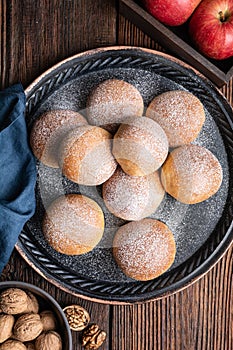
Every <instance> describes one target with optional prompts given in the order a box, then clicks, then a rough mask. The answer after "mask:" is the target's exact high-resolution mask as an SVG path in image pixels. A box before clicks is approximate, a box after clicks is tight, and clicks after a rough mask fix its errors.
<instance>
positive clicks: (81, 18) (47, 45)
mask: <svg viewBox="0 0 233 350" xmlns="http://www.w3.org/2000/svg"><path fill="white" fill-rule="evenodd" d="M1 10H2V11H1V21H2V23H1V28H2V36H1V37H2V43H1V49H2V50H1V58H2V60H1V61H2V64H1V67H2V72H1V73H2V74H1V80H2V83H1V85H2V87H4V86H7V85H9V84H13V83H15V82H17V81H19V80H20V81H21V82H22V83H23V85H24V86H25V87H26V86H27V85H28V84H29V83H31V82H32V81H33V80H34V79H35V78H36V77H38V76H39V75H40V74H41V73H43V72H44V71H45V70H46V69H48V68H50V67H51V66H52V65H54V64H55V63H57V62H59V61H61V60H62V59H64V58H67V57H69V56H72V55H74V54H76V53H78V52H81V51H84V50H88V49H92V48H96V47H100V46H107V45H113V44H114V43H115V42H116V9H115V2H114V0H110V1H108V0H96V1H91V0H80V1H63V0H51V1H47V0H40V1H38V0H35V1H31V0H23V1H19V0H12V1H7V0H2V1H1ZM4 50H5V51H4ZM3 68H4V69H3Z"/></svg>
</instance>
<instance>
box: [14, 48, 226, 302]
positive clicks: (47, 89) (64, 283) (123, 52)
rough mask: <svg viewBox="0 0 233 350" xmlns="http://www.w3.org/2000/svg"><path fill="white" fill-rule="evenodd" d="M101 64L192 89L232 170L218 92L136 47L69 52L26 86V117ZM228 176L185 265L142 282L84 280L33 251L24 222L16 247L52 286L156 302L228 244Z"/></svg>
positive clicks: (171, 61) (92, 296)
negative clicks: (210, 115) (213, 219)
mask: <svg viewBox="0 0 233 350" xmlns="http://www.w3.org/2000/svg"><path fill="white" fill-rule="evenodd" d="M106 67H111V68H118V67H131V68H132V67H133V68H135V69H137V68H138V67H140V68H145V69H147V70H148V69H152V70H156V73H157V74H159V75H161V76H164V77H166V78H168V79H170V80H172V81H175V82H176V83H179V84H181V85H182V86H184V87H185V88H187V89H188V90H189V91H191V92H193V93H195V95H196V96H198V97H199V98H200V99H201V100H202V102H204V104H205V106H206V107H207V108H210V109H211V110H213V111H214V113H216V115H217V119H218V127H219V129H220V131H221V133H222V135H223V138H224V143H225V147H226V150H227V154H228V161H229V169H230V170H231V171H233V112H232V109H231V106H230V105H229V103H228V102H227V100H226V99H225V97H224V96H223V95H222V94H221V92H220V91H219V90H218V89H217V88H216V87H215V86H214V85H213V84H212V83H211V82H210V81H208V80H207V79H206V78H204V77H203V76H202V75H201V74H200V73H199V72H197V71H195V70H194V69H193V68H192V67H190V66H188V65H187V64H185V63H184V62H182V61H180V60H178V59H175V58H174V57H172V56H169V55H167V54H163V53H161V52H157V51H155V50H149V49H144V48H139V47H107V48H100V49H95V50H90V51H87V52H84V53H81V54H78V55H75V56H72V57H70V58H68V59H66V60H63V61H62V62H60V63H58V64H57V65H55V66H53V67H52V68H50V69H49V70H47V71H46V72H45V73H44V74H42V75H41V76H40V77H38V78H37V79H36V80H35V81H34V82H33V83H32V84H31V85H30V86H29V87H28V88H27V89H26V91H25V92H26V96H27V105H26V119H27V115H30V113H31V112H32V111H33V109H34V108H35V107H36V106H37V105H38V104H39V103H40V101H41V100H42V99H43V98H44V97H45V96H48V95H50V94H51V93H52V92H53V91H54V90H56V89H57V88H58V87H60V86H62V85H64V84H65V83H67V82H69V81H71V80H72V79H74V78H75V77H77V76H79V75H81V74H86V73H87V72H92V71H93V72H95V71H97V70H98V71H101V69H104V68H106ZM232 182H233V175H232V176H230V184H229V193H228V200H227V204H226V206H225V209H224V213H223V215H222V218H221V219H220V221H219V222H218V224H217V226H216V228H215V230H214V232H213V234H211V235H210V237H209V239H208V240H207V242H206V243H205V244H204V245H203V246H202V247H201V248H200V249H199V250H198V251H197V252H196V253H195V254H194V255H193V256H192V257H191V258H189V259H188V260H187V261H185V263H183V264H181V265H180V266H178V267H177V268H176V269H175V270H173V271H172V272H171V273H169V272H168V273H165V274H163V275H162V276H160V277H159V278H157V279H155V280H151V281H147V282H138V281H135V282H127V283H115V282H106V281H96V280H90V279H85V278H83V277H82V276H79V275H78V274H74V273H71V272H70V271H69V270H67V269H65V268H64V267H63V266H59V265H58V264H57V263H55V262H54V261H52V260H51V258H50V257H49V256H48V255H47V254H46V252H45V251H42V250H40V249H38V247H37V245H36V242H35V241H33V239H32V237H31V235H30V231H29V229H28V227H27V224H26V225H25V227H24V229H23V231H22V233H21V235H20V237H19V240H18V243H17V245H16V248H17V250H18V251H19V253H20V254H21V255H22V257H23V258H24V259H25V260H26V261H27V262H28V264H29V265H30V266H31V267H32V268H34V269H35V270H36V271H37V272H38V273H39V274H41V275H42V276H43V277H44V278H45V279H47V280H48V281H50V282H51V283H53V284H55V285H56V286H57V287H59V288H61V289H63V290H65V291H67V292H69V293H71V294H74V295H76V296H80V297H83V298H87V299H89V300H94V301H99V302H102V303H103V302H105V303H115V304H120V303H124V304H125V303H135V302H137V303H138V302H145V301H149V300H155V299H159V298H162V297H164V296H168V295H170V294H172V293H174V292H176V291H178V290H181V289H184V288H186V287H187V286H188V285H190V284H191V283H193V282H194V281H196V280H198V279H199V278H200V277H202V276H203V275H204V274H205V273H207V272H208V271H209V270H210V269H211V268H212V267H213V266H214V265H215V264H216V263H217V262H218V261H219V259H220V258H221V257H222V255H223V254H224V253H225V252H226V250H227V249H228V248H229V247H230V245H231V243H232V240H233V230H232V228H233V183H232Z"/></svg>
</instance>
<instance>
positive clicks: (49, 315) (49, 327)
mask: <svg viewBox="0 0 233 350" xmlns="http://www.w3.org/2000/svg"><path fill="white" fill-rule="evenodd" d="M40 320H41V322H42V323H43V330H44V331H54V330H55V329H56V326H57V320H56V317H55V315H54V313H53V312H52V311H50V310H45V311H42V312H41V313H40Z"/></svg>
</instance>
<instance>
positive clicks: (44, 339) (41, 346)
mask: <svg viewBox="0 0 233 350" xmlns="http://www.w3.org/2000/svg"><path fill="white" fill-rule="evenodd" d="M35 349H36V350H51V349H52V350H62V340H61V337H60V335H59V334H58V333H57V332H54V331H48V332H45V333H42V334H41V335H40V336H39V337H38V338H37V339H36V342H35Z"/></svg>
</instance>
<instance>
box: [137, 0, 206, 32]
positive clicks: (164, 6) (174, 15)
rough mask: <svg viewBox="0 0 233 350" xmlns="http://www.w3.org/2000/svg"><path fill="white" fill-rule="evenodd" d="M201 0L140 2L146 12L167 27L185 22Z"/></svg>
mask: <svg viewBox="0 0 233 350" xmlns="http://www.w3.org/2000/svg"><path fill="white" fill-rule="evenodd" d="M200 2H201V0H142V3H143V5H144V6H145V8H146V10H147V11H148V12H149V13H150V14H151V15H152V16H154V17H155V18H156V19H157V20H159V21H160V22H162V23H164V24H167V25H168V26H179V25H181V24H183V23H184V22H186V21H187V19H188V18H189V17H190V16H191V14H192V13H193V11H194V10H195V8H196V7H197V5H198V4H199V3H200Z"/></svg>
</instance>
